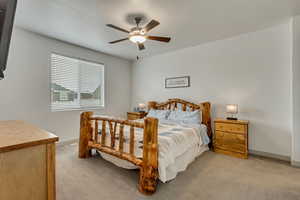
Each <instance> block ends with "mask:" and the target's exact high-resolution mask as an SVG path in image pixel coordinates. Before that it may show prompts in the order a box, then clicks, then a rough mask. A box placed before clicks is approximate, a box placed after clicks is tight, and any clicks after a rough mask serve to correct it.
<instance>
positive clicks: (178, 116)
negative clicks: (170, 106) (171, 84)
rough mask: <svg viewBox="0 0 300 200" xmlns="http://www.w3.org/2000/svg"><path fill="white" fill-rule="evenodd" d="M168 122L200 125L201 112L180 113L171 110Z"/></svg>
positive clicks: (180, 111)
mask: <svg viewBox="0 0 300 200" xmlns="http://www.w3.org/2000/svg"><path fill="white" fill-rule="evenodd" d="M168 120H171V121H176V122H182V123H185V124H201V122H202V112H201V111H200V110H196V111H191V112H190V111H182V110H173V111H171V112H170V114H169V116H168Z"/></svg>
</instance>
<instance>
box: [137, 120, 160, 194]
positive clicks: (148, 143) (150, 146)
mask: <svg viewBox="0 0 300 200" xmlns="http://www.w3.org/2000/svg"><path fill="white" fill-rule="evenodd" d="M157 130H158V119H156V118H146V119H145V127H144V142H143V162H142V165H141V167H140V179H139V190H140V192H142V193H144V194H153V193H154V192H155V190H156V184H157V178H158V136H157Z"/></svg>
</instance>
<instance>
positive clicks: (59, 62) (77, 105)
mask: <svg viewBox="0 0 300 200" xmlns="http://www.w3.org/2000/svg"><path fill="white" fill-rule="evenodd" d="M102 107H104V65H103V64H98V63H94V62H88V61H84V60H79V59H75V58H70V57H66V56H62V55H57V54H51V110H52V111H59V110H76V109H87V108H102Z"/></svg>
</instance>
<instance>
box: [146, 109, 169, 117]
mask: <svg viewBox="0 0 300 200" xmlns="http://www.w3.org/2000/svg"><path fill="white" fill-rule="evenodd" d="M169 114H170V110H154V109H151V110H150V111H149V112H148V114H147V117H153V118H157V119H158V120H166V119H167V117H168V115H169Z"/></svg>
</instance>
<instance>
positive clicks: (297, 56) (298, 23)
mask: <svg viewBox="0 0 300 200" xmlns="http://www.w3.org/2000/svg"><path fill="white" fill-rule="evenodd" d="M293 21H294V26H293V31H294V32H293V37H294V42H293V44H294V48H293V49H294V51H293V79H292V80H293V144H292V146H293V148H292V163H293V164H294V165H297V166H300V16H297V17H295V18H294V20H293Z"/></svg>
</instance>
